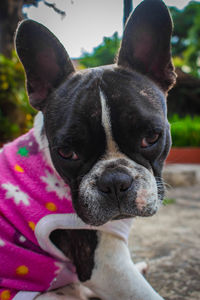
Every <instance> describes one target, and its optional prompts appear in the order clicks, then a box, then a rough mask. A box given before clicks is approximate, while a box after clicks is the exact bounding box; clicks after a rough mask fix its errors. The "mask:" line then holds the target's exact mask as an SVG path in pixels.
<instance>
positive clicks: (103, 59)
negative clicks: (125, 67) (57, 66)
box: [80, 32, 121, 68]
mask: <svg viewBox="0 0 200 300" xmlns="http://www.w3.org/2000/svg"><path fill="white" fill-rule="evenodd" d="M120 41H121V39H120V38H119V36H118V33H117V32H115V33H114V34H113V35H112V36H111V37H104V38H103V42H102V43H101V44H100V45H99V46H98V47H96V48H94V49H93V52H92V53H88V52H83V55H82V57H81V58H80V63H81V65H83V66H84V67H86V68H88V67H90V68H93V67H97V66H101V65H109V64H113V62H114V59H115V56H116V53H117V50H118V49H119V45H120Z"/></svg>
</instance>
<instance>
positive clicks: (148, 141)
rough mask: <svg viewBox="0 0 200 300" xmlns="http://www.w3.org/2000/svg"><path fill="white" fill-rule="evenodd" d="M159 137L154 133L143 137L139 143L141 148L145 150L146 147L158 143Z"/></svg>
mask: <svg viewBox="0 0 200 300" xmlns="http://www.w3.org/2000/svg"><path fill="white" fill-rule="evenodd" d="M159 137H160V134H158V133H154V134H152V135H150V136H146V137H144V138H143V139H142V142H141V147H142V148H147V147H150V146H152V145H153V144H155V143H156V142H157V141H158V139H159Z"/></svg>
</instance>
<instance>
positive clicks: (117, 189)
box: [97, 170, 133, 199]
mask: <svg viewBox="0 0 200 300" xmlns="http://www.w3.org/2000/svg"><path fill="white" fill-rule="evenodd" d="M132 182H133V178H132V177H131V176H130V175H129V174H126V173H124V172H121V171H109V170H108V171H105V172H104V173H103V174H102V175H101V176H100V178H99V179H98V181H97V187H98V189H99V191H101V192H103V193H104V194H106V195H107V196H109V197H110V198H115V199H116V198H119V196H120V195H124V193H125V192H127V190H128V189H129V188H130V187H131V185H132Z"/></svg>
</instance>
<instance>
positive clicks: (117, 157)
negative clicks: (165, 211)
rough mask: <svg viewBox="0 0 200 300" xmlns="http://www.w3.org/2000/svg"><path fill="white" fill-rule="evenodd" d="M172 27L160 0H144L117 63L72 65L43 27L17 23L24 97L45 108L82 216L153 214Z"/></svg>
mask: <svg viewBox="0 0 200 300" xmlns="http://www.w3.org/2000/svg"><path fill="white" fill-rule="evenodd" d="M171 33H172V21H171V18H170V15H169V12H168V10H167V8H166V6H165V5H164V3H163V2H162V1H161V0H144V1H143V2H142V3H141V4H140V5H139V6H138V7H137V8H136V9H135V11H134V12H133V14H132V15H131V17H130V18H129V20H128V23H127V25H126V27H125V31H124V35H123V39H122V43H121V48H120V50H119V53H118V56H117V61H116V64H115V65H112V66H104V67H98V68H94V69H89V70H84V71H81V72H75V70H74V67H73V65H72V62H71V61H70V59H69V56H68V54H67V53H66V51H65V49H64V48H63V46H62V45H61V44H60V42H59V41H58V40H57V39H56V37H55V36H54V35H53V34H52V33H51V32H49V31H48V29H46V28H45V27H44V26H42V25H41V24H38V23H36V22H34V21H30V20H28V21H24V22H22V23H21V24H20V26H19V28H18V31H17V36H16V49H17V52H18V55H19V57H20V59H21V61H22V63H23V65H24V68H25V71H26V77H27V90H28V94H29V99H30V103H31V104H32V106H33V107H35V108H36V109H39V110H42V112H43V115H44V132H45V134H46V136H47V139H48V142H49V150H50V154H51V158H52V161H53V164H54V166H55V168H56V170H57V171H58V173H59V174H60V175H61V177H62V178H63V179H64V181H65V182H66V183H68V184H69V185H70V187H71V191H72V198H73V199H72V200H73V205H74V208H75V210H76V212H77V214H78V215H79V216H80V217H81V218H82V220H83V221H85V222H86V223H89V224H92V225H100V224H104V223H106V222H107V221H109V220H112V219H119V218H126V217H132V216H149V215H153V214H154V213H155V212H156V211H157V209H158V207H159V204H160V203H161V201H162V198H163V190H164V189H163V184H162V179H161V173H162V167H163V163H164V160H165V158H166V156H167V154H168V151H169V148H170V145H171V139H170V128H169V124H168V121H167V109H166V95H167V91H168V90H169V89H170V88H171V87H172V85H173V84H174V82H175V78H176V76H175V73H174V68H173V65H172V62H171V50H170V38H171Z"/></svg>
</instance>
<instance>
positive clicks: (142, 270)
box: [135, 261, 149, 275]
mask: <svg viewBox="0 0 200 300" xmlns="http://www.w3.org/2000/svg"><path fill="white" fill-rule="evenodd" d="M135 265H136V267H137V269H138V271H139V272H140V273H141V274H143V275H145V274H146V273H147V270H148V268H149V266H148V264H147V263H146V262H145V261H141V262H139V263H137V264H135Z"/></svg>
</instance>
